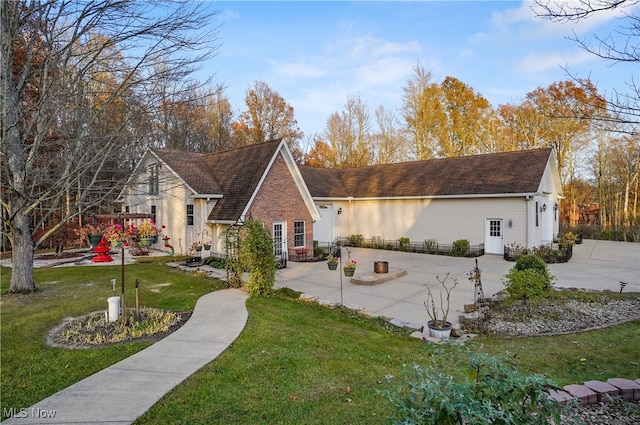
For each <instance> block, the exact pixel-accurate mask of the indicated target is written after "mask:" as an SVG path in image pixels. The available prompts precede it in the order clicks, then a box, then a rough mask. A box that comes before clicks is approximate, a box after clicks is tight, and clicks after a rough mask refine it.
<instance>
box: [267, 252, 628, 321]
mask: <svg viewBox="0 0 640 425" xmlns="http://www.w3.org/2000/svg"><path fill="white" fill-rule="evenodd" d="M349 249H350V251H351V252H350V254H348V253H347V249H346V248H342V254H341V256H342V259H343V261H346V260H347V257H348V256H350V258H351V259H354V260H356V262H357V264H358V267H357V269H356V274H355V276H358V275H360V274H367V273H371V272H373V263H374V261H378V260H382V261H388V262H389V267H390V268H402V269H406V270H407V272H408V273H407V274H406V275H405V276H402V277H399V278H397V279H394V280H391V281H388V282H385V283H382V284H379V285H373V286H365V285H354V284H352V283H351V282H350V278H347V277H344V276H343V274H342V272H341V270H336V271H331V270H328V268H327V265H326V264H325V263H324V262H321V263H294V262H289V263H288V264H287V268H286V269H283V270H280V271H279V272H278V283H277V285H278V286H283V287H289V288H291V289H294V290H296V291H300V292H302V293H303V294H304V297H306V298H311V299H315V300H317V301H319V302H321V303H326V304H335V305H338V304H340V303H341V302H342V304H343V305H345V306H347V307H350V308H353V309H357V310H365V311H367V312H370V313H371V314H373V315H375V316H384V317H388V318H392V319H394V321H395V322H396V323H397V322H400V323H402V322H405V323H407V324H409V325H416V327H422V326H423V325H425V324H426V322H427V321H428V317H427V312H426V310H425V307H424V304H423V302H424V301H425V300H426V289H425V286H424V283H427V282H430V283H432V284H436V286H435V288H436V289H435V290H434V291H433V292H434V295H435V296H436V297H438V294H439V289H438V286H437V285H438V282H437V281H436V276H440V277H441V278H442V277H443V276H444V275H445V274H446V273H449V275H450V277H451V278H455V279H458V282H459V284H458V286H457V287H456V288H455V289H454V290H453V292H452V295H451V307H450V312H449V317H448V319H449V321H451V322H453V323H457V322H458V317H459V316H460V315H462V314H463V312H464V305H465V304H473V302H474V292H475V291H474V285H473V283H472V282H470V281H469V279H468V277H469V272H471V271H472V270H473V268H474V266H475V259H474V258H455V257H447V256H440V255H428V254H414V253H406V252H398V251H385V250H375V249H365V248H349ZM513 265H514V263H511V262H508V261H505V260H504V259H503V258H502V256H498V255H483V256H482V257H478V266H479V268H480V269H481V271H482V286H483V289H484V295H485V296H492V295H494V294H495V293H497V292H499V291H501V290H502V289H503V278H504V275H506V274H507V272H508V271H509V269H510V268H511V267H513ZM549 271H550V272H551V274H552V275H554V276H555V281H554V282H555V286H556V287H562V288H573V287H575V288H584V289H592V290H600V291H602V290H609V291H614V292H617V291H619V290H620V282H621V281H622V282H626V283H627V284H628V285H627V286H626V287H625V289H624V290H625V291H626V292H640V244H638V243H624V242H612V241H596V240H585V241H584V242H583V243H582V244H580V245H575V246H574V250H573V258H572V259H571V260H570V261H569V262H568V263H563V264H550V265H549Z"/></svg>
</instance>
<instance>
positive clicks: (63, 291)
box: [0, 259, 640, 424]
mask: <svg viewBox="0 0 640 425" xmlns="http://www.w3.org/2000/svg"><path fill="white" fill-rule="evenodd" d="M162 261H163V260H160V259H159V260H150V261H149V262H147V263H143V264H135V265H129V266H126V279H127V294H126V295H127V303H128V305H131V303H132V302H133V300H134V299H135V296H134V289H133V286H134V285H133V282H134V281H135V279H139V280H140V282H141V285H140V286H141V300H142V304H143V305H147V306H150V307H156V308H164V309H173V310H189V309H192V308H193V306H194V305H195V302H196V300H197V299H198V298H199V297H200V296H202V295H204V294H205V293H208V292H210V291H212V290H216V289H220V288H221V287H222V285H221V283H219V282H217V281H214V280H212V279H209V278H207V277H205V276H203V275H200V274H197V273H191V272H189V273H186V272H181V271H178V270H175V269H172V268H170V267H167V266H165V265H164V264H162ZM119 272H120V268H119V266H92V267H65V268H54V269H38V270H36V279H37V286H38V288H39V291H38V292H36V293H35V294H31V295H7V294H6V290H7V288H8V284H9V278H10V269H6V268H2V269H1V270H0V288H1V289H2V291H3V294H4V295H3V297H2V301H1V303H2V309H1V316H0V318H1V320H2V328H1V337H2V346H1V360H2V377H1V385H2V388H1V390H2V408H3V411H8V410H9V408H11V407H14V408H22V407H27V406H29V405H31V404H33V403H35V402H37V401H39V400H41V399H43V398H45V397H47V396H49V395H51V394H53V393H55V392H56V391H58V390H60V389H62V388H65V387H67V386H68V385H70V384H72V383H74V382H76V381H78V380H80V379H82V378H84V377H86V376H89V375H91V374H92V373H94V372H96V371H98V370H100V369H102V368H104V367H106V366H108V365H111V364H114V363H116V362H117V361H119V360H121V359H123V358H125V357H127V356H129V355H131V354H133V353H135V352H136V351H139V350H141V349H143V348H144V347H146V346H148V345H149V344H150V343H149V342H141V343H128V344H119V345H114V346H110V347H103V348H95V349H82V350H71V349H64V348H51V347H49V346H47V345H46V343H45V338H46V336H47V333H48V331H49V330H50V329H51V328H52V327H54V326H55V325H57V324H59V323H60V322H61V321H62V319H63V318H65V317H77V316H81V315H84V314H87V313H89V312H91V311H96V310H105V309H106V308H107V301H106V300H107V298H108V297H110V296H112V295H113V293H112V292H111V278H118V279H119ZM116 293H117V294H118V293H119V289H118V290H117V291H116ZM247 307H248V310H249V320H248V323H247V327H246V328H245V330H244V331H243V332H242V333H241V335H240V337H239V338H238V339H237V340H236V341H235V342H234V343H233V344H232V346H231V347H230V348H229V349H228V350H227V351H225V352H224V353H223V354H222V355H221V356H220V357H218V358H217V359H216V360H214V361H213V362H211V363H210V364H209V365H207V366H206V367H204V368H202V369H201V370H200V371H198V372H197V373H195V374H194V375H192V376H191V377H190V378H188V379H187V380H186V381H185V382H184V383H183V384H181V385H179V386H178V387H176V388H175V389H174V390H173V391H171V392H170V393H169V394H167V396H166V397H164V398H163V399H162V400H160V402H158V403H157V404H156V405H155V406H154V407H153V408H152V409H151V410H150V411H149V412H147V414H145V415H144V416H143V417H141V418H140V419H139V420H138V421H136V423H137V424H147V423H148V424H152V423H153V424H155V423H163V424H167V423H194V424H197V423H201V424H210V423H256V424H258V423H266V422H268V423H282V424H300V423H323V424H333V423H335V424H344V423H353V424H356V423H361V424H375V423H386V418H387V416H389V415H390V414H391V409H392V407H391V406H390V405H389V404H388V403H387V402H386V400H385V398H384V397H383V396H382V395H380V394H379V393H378V390H383V389H385V388H386V380H385V377H386V375H388V374H395V375H397V374H399V373H401V368H402V365H403V364H405V363H406V364H412V363H416V362H417V363H422V364H425V363H426V362H428V361H429V357H430V353H431V348H430V346H428V345H425V344H424V343H422V342H421V341H419V340H416V339H412V338H409V337H408V336H407V335H406V332H399V331H397V330H395V329H393V331H392V330H390V328H389V325H388V324H385V323H383V322H382V321H381V320H377V319H370V318H365V317H362V316H360V315H357V314H354V313H353V312H350V311H348V310H341V309H332V308H328V307H322V306H319V305H316V304H312V303H308V302H304V301H300V300H295V299H289V298H282V297H271V298H250V299H249V300H248V301H247ZM638 340H640V321H635V322H632V323H629V324H626V325H621V326H617V327H614V328H610V329H604V330H600V331H593V332H586V333H581V334H575V335H567V336H557V337H530V338H512V339H499V338H485V337H482V338H477V339H475V340H473V344H474V346H476V347H479V346H480V344H483V345H484V348H482V349H483V350H485V351H488V352H491V353H502V352H504V351H505V350H509V351H511V352H513V353H515V354H517V359H516V362H517V365H518V367H519V368H520V369H521V370H522V371H523V372H530V371H536V372H538V373H544V374H546V375H548V376H549V377H550V378H551V379H553V380H554V381H556V383H558V384H560V385H565V384H568V383H579V382H583V381H586V380H590V379H606V378H608V377H625V378H634V379H635V378H638V377H640V366H639V364H638V358H640V347H639V346H638V344H637V341H638ZM583 359H584V360H583Z"/></svg>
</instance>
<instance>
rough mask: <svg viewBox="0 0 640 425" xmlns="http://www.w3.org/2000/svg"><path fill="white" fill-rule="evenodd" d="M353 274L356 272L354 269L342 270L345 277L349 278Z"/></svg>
mask: <svg viewBox="0 0 640 425" xmlns="http://www.w3.org/2000/svg"><path fill="white" fill-rule="evenodd" d="M355 272H356V271H355V269H346V270H344V275H345V276H347V277H351V276H353V274H354V273H355Z"/></svg>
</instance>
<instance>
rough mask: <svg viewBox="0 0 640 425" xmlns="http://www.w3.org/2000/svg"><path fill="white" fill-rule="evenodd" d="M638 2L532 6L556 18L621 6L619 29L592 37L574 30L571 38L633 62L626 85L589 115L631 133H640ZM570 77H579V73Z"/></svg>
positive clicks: (544, 1) (545, 1) (546, 1)
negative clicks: (594, 112) (582, 35)
mask: <svg viewBox="0 0 640 425" xmlns="http://www.w3.org/2000/svg"><path fill="white" fill-rule="evenodd" d="M639 3H640V1H639V0H579V1H564V0H563V1H550V0H536V1H535V3H534V5H533V6H532V8H533V10H534V13H536V15H537V16H539V17H542V18H546V19H550V20H552V21H557V22H566V21H579V20H583V19H587V18H589V17H590V16H592V15H595V14H603V13H610V12H612V11H615V10H620V15H619V16H618V18H620V25H619V27H618V29H617V30H616V31H614V32H612V33H609V34H605V35H600V34H593V35H592V37H590V38H585V37H579V36H578V35H577V34H575V32H574V34H573V36H572V37H570V38H571V39H572V40H574V41H575V42H576V43H578V45H579V46H580V47H581V48H582V49H584V50H585V51H587V52H589V53H591V54H593V55H595V56H597V57H599V58H601V59H604V60H607V61H611V62H612V63H614V64H617V65H619V66H622V64H631V65H632V67H631V68H630V79H629V80H628V81H626V82H625V83H623V84H624V85H626V89H623V87H619V88H616V89H614V90H613V93H611V94H610V95H608V96H607V98H606V110H605V111H604V113H601V114H595V115H593V116H592V117H590V119H592V120H594V121H597V122H599V123H601V124H603V125H604V126H605V127H609V126H610V124H611V123H616V124H624V126H623V127H622V128H621V127H620V126H619V125H618V126H616V128H615V130H614V131H617V132H619V131H624V132H626V133H629V134H631V135H637V134H640V130H639V128H640V126H639V124H640V84H639V83H638V81H637V80H636V79H634V78H637V71H638V63H640V48H639V47H638V46H640V15H638V14H637V10H638V8H637V7H636V6H637V5H638V4H639ZM567 73H569V71H568V70H567ZM569 75H571V74H570V73H569ZM571 77H572V78H573V79H575V80H576V81H580V80H579V79H578V78H577V77H576V76H573V75H571ZM582 81H585V80H582ZM585 89H588V87H585ZM592 94H593V95H596V94H597V93H592Z"/></svg>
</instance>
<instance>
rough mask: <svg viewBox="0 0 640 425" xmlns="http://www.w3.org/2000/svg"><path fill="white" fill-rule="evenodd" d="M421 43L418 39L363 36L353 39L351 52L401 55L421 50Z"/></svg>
mask: <svg viewBox="0 0 640 425" xmlns="http://www.w3.org/2000/svg"><path fill="white" fill-rule="evenodd" d="M420 48H421V46H420V43H419V42H418V41H416V40H409V41H407V42H405V43H397V42H393V41H387V40H383V39H380V38H376V37H371V36H363V37H358V38H356V39H355V40H354V41H353V45H352V47H351V51H350V54H351V56H353V57H356V58H357V57H363V56H364V57H379V56H389V55H399V54H401V53H407V52H418V51H420Z"/></svg>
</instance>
